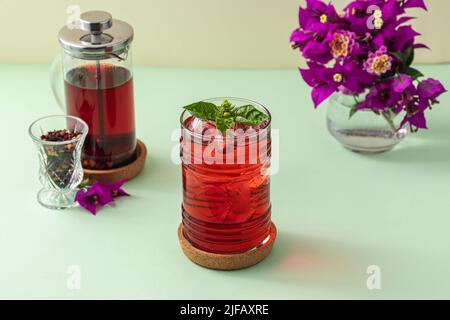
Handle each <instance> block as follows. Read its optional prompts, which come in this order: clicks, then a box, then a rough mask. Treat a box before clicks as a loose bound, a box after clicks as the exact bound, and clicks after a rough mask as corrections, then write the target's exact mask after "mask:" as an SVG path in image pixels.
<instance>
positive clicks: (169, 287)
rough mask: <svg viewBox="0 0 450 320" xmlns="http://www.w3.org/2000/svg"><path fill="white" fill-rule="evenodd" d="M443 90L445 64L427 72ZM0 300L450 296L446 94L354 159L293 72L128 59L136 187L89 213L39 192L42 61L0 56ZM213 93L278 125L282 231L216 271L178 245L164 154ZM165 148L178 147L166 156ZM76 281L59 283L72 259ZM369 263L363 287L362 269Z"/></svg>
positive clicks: (174, 175) (44, 104) (449, 112)
mask: <svg viewBox="0 0 450 320" xmlns="http://www.w3.org/2000/svg"><path fill="white" fill-rule="evenodd" d="M421 70H422V71H423V72H424V73H425V74H427V75H428V76H430V77H434V78H438V79H441V80H442V81H443V82H444V84H445V86H446V87H447V88H450V65H441V66H425V67H422V69H421ZM0 88H1V89H0V106H1V107H0V108H1V109H0V110H1V114H2V118H1V119H2V121H1V125H0V134H1V150H2V151H1V157H0V168H1V172H2V179H1V185H0V197H1V209H0V298H44V299H47V298H61V299H81V298H107V299H110V298H111V299H112V298H118V299H128V298H133V299H315V298H325V299H334V298H343V299H353V298H373V299H383V298H387V299H391V298H450V232H449V226H450V125H449V123H450V94H447V95H446V96H443V97H442V99H441V104H440V105H438V106H436V108H435V109H434V110H433V111H432V112H431V113H430V117H429V119H430V121H429V125H430V128H431V129H430V130H429V131H423V132H420V133H418V134H414V135H410V136H409V137H408V138H407V139H406V140H405V141H403V142H402V143H401V144H400V145H399V146H398V147H397V148H396V149H395V150H393V151H391V152H389V153H386V154H381V155H375V156H364V155H359V154H355V153H352V152H349V151H347V150H345V149H343V148H342V147H341V146H340V145H339V144H338V143H337V142H336V141H335V140H334V139H333V138H332V137H331V136H330V134H329V133H328V132H327V129H326V126H325V113H326V108H320V109H319V110H314V108H313V107H312V105H311V102H310V98H309V89H308V88H307V87H306V85H305V84H304V83H303V82H302V80H301V79H300V77H299V75H298V72H297V71H296V70H192V69H155V68H144V67H136V68H135V99H136V113H137V116H136V121H137V132H138V136H139V138H140V139H141V140H143V141H144V142H145V143H146V145H147V146H148V149H149V157H148V159H147V165H146V168H145V171H144V172H143V173H142V174H141V175H140V176H139V177H138V178H136V179H135V180H132V181H130V182H129V183H127V185H126V190H127V191H128V192H129V193H131V194H132V197H130V198H127V199H122V200H120V201H119V202H118V203H117V204H116V206H115V207H110V208H105V209H103V210H101V211H100V212H99V214H98V215H97V216H92V215H90V214H88V213H87V212H86V211H84V210H82V209H80V208H75V209H71V210H67V211H52V210H48V209H45V208H43V207H41V206H40V205H39V204H38V203H37V201H36V193H37V192H38V190H39V189H40V184H39V182H38V158H37V153H36V149H35V147H34V145H33V143H32V141H31V140H30V138H29V136H28V133H27V129H28V125H29V124H30V123H31V122H32V121H33V120H35V119H37V118H39V117H42V116H45V115H49V114H58V113H61V111H60V110H59V109H58V107H57V105H56V102H55V101H54V98H53V96H52V93H51V90H50V85H49V68H48V66H33V65H28V66H25V65H16V66H13V65H2V66H0ZM216 96H239V97H245V98H249V99H253V100H257V101H259V102H261V103H263V104H265V105H267V106H268V107H269V109H270V110H271V112H272V114H273V128H274V129H279V132H280V144H279V149H280V170H279V172H278V174H276V175H274V176H273V177H272V185H271V199H272V204H273V211H272V214H273V220H274V222H275V223H276V225H277V226H278V232H279V234H278V238H277V241H276V244H275V247H274V250H273V252H272V254H271V255H270V256H269V257H268V258H267V259H266V260H265V261H263V262H262V263H260V264H259V265H257V266H255V267H253V268H249V269H246V270H241V271H233V272H219V271H213V270H207V269H203V268H201V267H199V266H197V265H195V264H193V263H191V262H190V261H189V260H188V259H187V258H186V257H185V256H184V255H183V253H182V252H181V250H180V248H179V244H178V238H177V227H178V224H179V223H180V221H181V212H180V203H181V197H182V192H181V191H182V188H181V169H180V166H179V165H178V164H174V163H173V162H172V161H171V153H172V152H173V150H174V148H176V141H175V140H174V139H172V137H171V135H172V132H173V131H174V130H175V129H177V128H178V127H179V122H178V118H179V115H180V111H181V107H182V106H183V105H186V104H188V103H190V102H193V101H197V100H200V99H204V98H208V97H216ZM175 152H176V151H175ZM72 265H75V266H78V267H79V268H80V269H79V270H80V271H81V278H80V280H81V282H80V283H81V288H80V289H79V290H71V289H70V287H68V286H67V281H68V278H69V277H70V274H69V273H68V271H69V270H68V268H69V266H72ZM370 265H377V266H379V267H380V268H381V285H382V287H381V290H368V289H367V286H366V280H367V278H368V276H369V275H368V274H367V268H368V266H370Z"/></svg>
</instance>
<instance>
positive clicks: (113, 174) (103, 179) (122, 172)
mask: <svg viewBox="0 0 450 320" xmlns="http://www.w3.org/2000/svg"><path fill="white" fill-rule="evenodd" d="M146 159H147V147H146V146H145V144H144V143H143V142H142V141H141V140H137V145H136V160H134V161H133V162H132V163H130V164H127V165H126V166H123V167H120V168H115V169H110V170H89V169H84V180H88V181H89V182H94V181H98V182H100V183H108V182H117V181H120V180H131V179H133V178H134V177H136V176H137V175H138V174H139V173H141V171H142V169H144V165H145V160H146Z"/></svg>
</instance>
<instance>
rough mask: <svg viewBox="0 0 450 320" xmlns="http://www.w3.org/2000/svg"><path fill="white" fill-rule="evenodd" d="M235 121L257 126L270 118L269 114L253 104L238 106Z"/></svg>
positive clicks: (235, 111)
mask: <svg viewBox="0 0 450 320" xmlns="http://www.w3.org/2000/svg"><path fill="white" fill-rule="evenodd" d="M234 114H235V118H234V121H235V122H237V123H240V124H243V125H247V126H257V125H259V124H261V123H262V122H263V121H266V120H268V119H269V116H268V115H267V114H265V113H263V112H261V111H259V110H258V109H256V107H255V106H252V105H246V106H241V107H238V108H236V109H235V110H234Z"/></svg>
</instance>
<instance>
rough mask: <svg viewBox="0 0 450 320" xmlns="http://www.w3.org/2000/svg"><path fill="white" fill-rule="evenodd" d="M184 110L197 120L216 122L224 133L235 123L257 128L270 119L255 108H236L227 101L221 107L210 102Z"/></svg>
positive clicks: (199, 103)
mask: <svg viewBox="0 0 450 320" xmlns="http://www.w3.org/2000/svg"><path fill="white" fill-rule="evenodd" d="M184 109H186V110H188V111H189V112H190V113H191V114H192V115H193V116H195V117H197V118H200V119H202V120H208V121H214V122H215V124H216V128H217V129H218V130H219V131H220V132H222V133H225V132H226V131H227V130H228V129H231V128H232V127H233V124H234V123H239V124H243V125H247V126H256V125H259V124H261V123H262V122H263V121H266V120H268V119H269V116H268V115H266V114H265V113H263V112H262V111H260V110H258V109H257V108H256V107H255V106H252V105H245V106H240V107H235V106H234V105H233V104H231V103H230V102H229V101H228V100H225V101H224V102H223V103H222V104H221V105H220V106H216V105H215V104H213V103H210V102H203V101H201V102H195V103H193V104H190V105H188V106H186V107H184Z"/></svg>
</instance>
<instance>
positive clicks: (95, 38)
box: [78, 11, 112, 44]
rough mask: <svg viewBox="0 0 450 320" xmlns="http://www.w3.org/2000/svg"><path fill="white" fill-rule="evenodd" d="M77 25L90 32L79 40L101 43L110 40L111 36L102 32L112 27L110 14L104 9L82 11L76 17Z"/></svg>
mask: <svg viewBox="0 0 450 320" xmlns="http://www.w3.org/2000/svg"><path fill="white" fill-rule="evenodd" d="M78 27H79V28H80V29H81V30H84V31H88V32H90V34H89V35H86V36H84V37H83V38H82V39H81V40H82V41H84V42H89V43H91V44H102V43H106V42H109V41H111V40H112V39H111V37H110V36H108V35H106V34H103V31H104V30H107V29H109V28H111V27H112V16H111V14H109V13H108V12H105V11H88V12H85V13H82V14H81V15H80V18H79V19H78Z"/></svg>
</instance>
